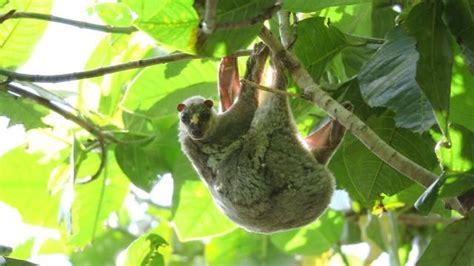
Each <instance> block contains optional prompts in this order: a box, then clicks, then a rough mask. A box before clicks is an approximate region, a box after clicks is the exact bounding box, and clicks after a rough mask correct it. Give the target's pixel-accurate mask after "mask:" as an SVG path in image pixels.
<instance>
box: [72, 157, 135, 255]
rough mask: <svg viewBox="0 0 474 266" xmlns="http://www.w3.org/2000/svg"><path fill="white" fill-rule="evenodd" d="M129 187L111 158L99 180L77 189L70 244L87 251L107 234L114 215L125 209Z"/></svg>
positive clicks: (78, 186) (73, 205) (73, 206)
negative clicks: (110, 220)
mask: <svg viewBox="0 0 474 266" xmlns="http://www.w3.org/2000/svg"><path fill="white" fill-rule="evenodd" d="M129 184H130V183H129V182H128V180H127V178H126V177H125V175H124V174H123V173H122V172H121V171H120V168H119V167H118V165H117V162H116V161H115V158H114V157H113V156H109V158H108V164H107V166H106V168H105V169H104V171H103V172H102V174H101V176H100V177H99V178H97V179H96V180H94V181H93V182H91V183H88V184H87V185H77V186H76V187H75V197H74V202H73V204H72V222H73V223H72V226H73V227H72V229H73V231H72V236H71V239H70V244H72V245H74V246H80V247H83V246H85V245H86V244H89V243H90V242H91V241H93V240H94V238H95V237H97V236H99V235H100V233H101V232H103V231H104V229H105V221H106V219H107V218H108V217H109V215H110V213H112V212H113V211H118V210H120V209H121V208H122V205H123V202H124V200H125V196H126V195H127V193H128V191H129Z"/></svg>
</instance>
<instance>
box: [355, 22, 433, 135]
mask: <svg viewBox="0 0 474 266" xmlns="http://www.w3.org/2000/svg"><path fill="white" fill-rule="evenodd" d="M415 45H416V40H415V39H414V38H412V37H410V36H408V35H407V34H406V33H405V32H404V31H403V29H402V28H400V27H396V28H395V29H393V30H392V31H390V32H389V33H388V34H387V40H386V42H385V43H384V45H382V47H380V49H379V50H378V51H377V52H376V53H375V54H374V55H373V56H372V58H371V59H370V61H369V62H367V64H366V65H364V67H362V69H361V71H360V74H359V85H360V89H361V92H362V96H363V97H364V100H365V101H366V102H367V103H368V104H369V105H370V106H381V107H387V108H389V109H391V110H393V111H394V112H395V113H396V116H395V122H396V125H397V126H399V127H403V128H408V129H410V130H412V131H414V132H418V133H422V132H424V131H426V130H428V129H429V128H430V127H431V126H432V125H433V124H434V123H435V118H434V114H433V108H432V107H431V104H430V103H429V101H428V99H427V98H426V96H425V95H424V94H423V92H422V91H421V89H420V87H419V86H418V84H417V82H416V80H415V73H416V62H417V60H418V53H417V51H416V48H415Z"/></svg>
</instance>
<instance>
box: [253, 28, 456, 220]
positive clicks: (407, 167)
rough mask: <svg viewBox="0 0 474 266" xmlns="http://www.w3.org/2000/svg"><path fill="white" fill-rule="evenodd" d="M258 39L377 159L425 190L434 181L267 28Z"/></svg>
mask: <svg viewBox="0 0 474 266" xmlns="http://www.w3.org/2000/svg"><path fill="white" fill-rule="evenodd" d="M259 36H260V38H261V39H262V41H263V42H265V44H266V45H267V46H268V47H269V48H270V49H271V50H272V52H273V53H274V54H275V56H276V57H277V58H278V59H279V60H280V61H281V62H282V63H283V65H284V66H285V67H286V68H287V69H288V71H289V73H290V74H291V76H292V77H293V79H294V80H295V82H296V84H297V85H298V86H299V87H300V88H303V89H304V93H305V95H311V96H312V97H311V99H312V100H313V102H314V103H315V104H316V105H317V106H318V107H320V108H321V109H323V110H324V111H325V112H326V113H327V114H329V115H330V116H331V117H333V118H334V119H336V120H337V121H338V122H339V123H341V124H342V125H343V126H344V127H345V128H347V129H348V130H350V131H351V132H352V134H353V135H354V136H356V137H357V138H358V139H359V140H360V141H361V142H362V143H363V144H364V145H365V146H366V147H367V148H368V149H369V150H370V151H371V152H373V153H374V154H375V155H376V156H377V157H379V158H380V159H381V160H382V161H384V162H385V163H386V164H388V165H389V166H391V167H392V168H393V169H395V170H397V171H398V172H399V173H401V174H403V175H405V176H407V177H409V178H410V179H412V180H413V181H415V182H417V183H419V184H421V185H423V186H424V187H428V186H429V185H431V183H432V182H433V181H434V180H436V178H437V176H436V175H435V174H433V173H432V172H430V171H428V170H426V169H425V168H423V167H421V166H420V165H418V164H416V163H415V162H413V161H412V160H410V159H408V158H407V157H405V156H404V155H402V154H401V153H399V152H397V151H396V150H395V149H394V148H392V147H391V146H390V145H388V144H387V143H385V141H383V140H382V139H381V138H380V137H379V136H378V135H377V134H376V133H375V132H374V131H373V130H372V129H370V128H369V127H368V126H367V125H366V124H365V123H364V122H363V121H362V120H360V119H359V118H358V117H357V116H356V115H354V114H353V113H352V112H350V111H348V110H347V109H346V108H344V107H343V106H342V105H340V104H339V103H338V102H337V101H336V100H334V99H333V98H331V96H329V95H328V94H327V93H326V92H325V91H323V90H321V88H320V87H319V86H318V85H317V84H316V83H315V82H314V80H313V78H312V77H311V75H310V74H309V73H308V72H307V71H306V69H305V68H304V67H303V65H302V64H301V63H300V61H299V60H298V58H297V57H296V56H295V55H293V54H292V53H291V52H289V51H287V50H286V49H285V48H284V47H283V46H282V44H281V43H280V42H278V41H277V40H276V39H275V38H274V37H273V36H272V33H271V32H270V31H269V30H268V29H267V28H265V27H263V29H262V31H261V32H260V34H259ZM449 203H450V204H451V207H452V208H454V209H456V210H457V211H459V212H461V213H463V212H462V207H461V205H460V203H459V202H458V201H457V200H455V201H454V200H450V201H449Z"/></svg>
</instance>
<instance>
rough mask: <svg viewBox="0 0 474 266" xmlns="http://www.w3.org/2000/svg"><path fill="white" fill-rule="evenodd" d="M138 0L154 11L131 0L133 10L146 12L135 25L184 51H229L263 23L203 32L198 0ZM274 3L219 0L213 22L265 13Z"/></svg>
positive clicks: (244, 44)
mask: <svg viewBox="0 0 474 266" xmlns="http://www.w3.org/2000/svg"><path fill="white" fill-rule="evenodd" d="M127 2H129V1H127ZM141 2H143V3H144V4H146V5H148V6H150V7H152V8H154V11H155V12H154V14H153V15H150V14H149V13H148V12H145V11H144V9H143V8H140V7H139V5H137V4H133V3H130V6H131V7H132V8H133V9H134V10H138V12H137V13H138V14H139V15H140V14H145V15H144V16H139V17H138V19H137V20H136V21H135V25H136V26H137V27H138V28H140V29H141V30H143V31H145V32H146V33H148V34H149V35H150V36H152V37H153V38H154V39H155V40H157V41H158V42H159V43H160V44H162V45H163V46H166V47H170V48H172V49H177V50H180V51H183V52H187V53H193V54H196V53H198V54H205V55H210V56H223V55H227V54H230V53H232V52H234V51H236V50H238V49H241V48H245V47H247V46H248V45H249V44H250V43H251V42H252V41H253V40H254V39H255V37H256V35H257V33H258V31H259V29H260V27H261V25H262V23H259V24H257V25H255V26H251V27H247V28H243V29H233V30H216V31H215V32H214V33H212V34H204V33H203V32H202V31H200V27H199V24H200V22H201V20H202V18H203V13H204V11H203V10H204V7H203V6H200V3H201V2H196V3H194V1H191V0H179V1H169V0H161V1H157V2H159V3H160V5H153V4H151V3H149V1H146V0H145V1H141ZM194 4H195V5H194ZM274 4H275V2H274V1H272V0H252V1H248V0H235V1H221V2H219V3H218V5H217V10H216V18H217V19H216V20H217V21H216V23H217V25H218V26H219V24H225V23H238V22H242V21H251V20H253V19H255V18H256V17H258V16H259V15H262V14H265V12H267V11H268V10H269V8H271V7H272V6H273V5H274ZM195 8H196V9H195Z"/></svg>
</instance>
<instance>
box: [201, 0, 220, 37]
mask: <svg viewBox="0 0 474 266" xmlns="http://www.w3.org/2000/svg"><path fill="white" fill-rule="evenodd" d="M216 12H217V0H206V10H205V13H204V21H203V23H202V31H203V32H204V33H206V34H211V33H213V32H214V30H215V29H216V20H217V18H216Z"/></svg>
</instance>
